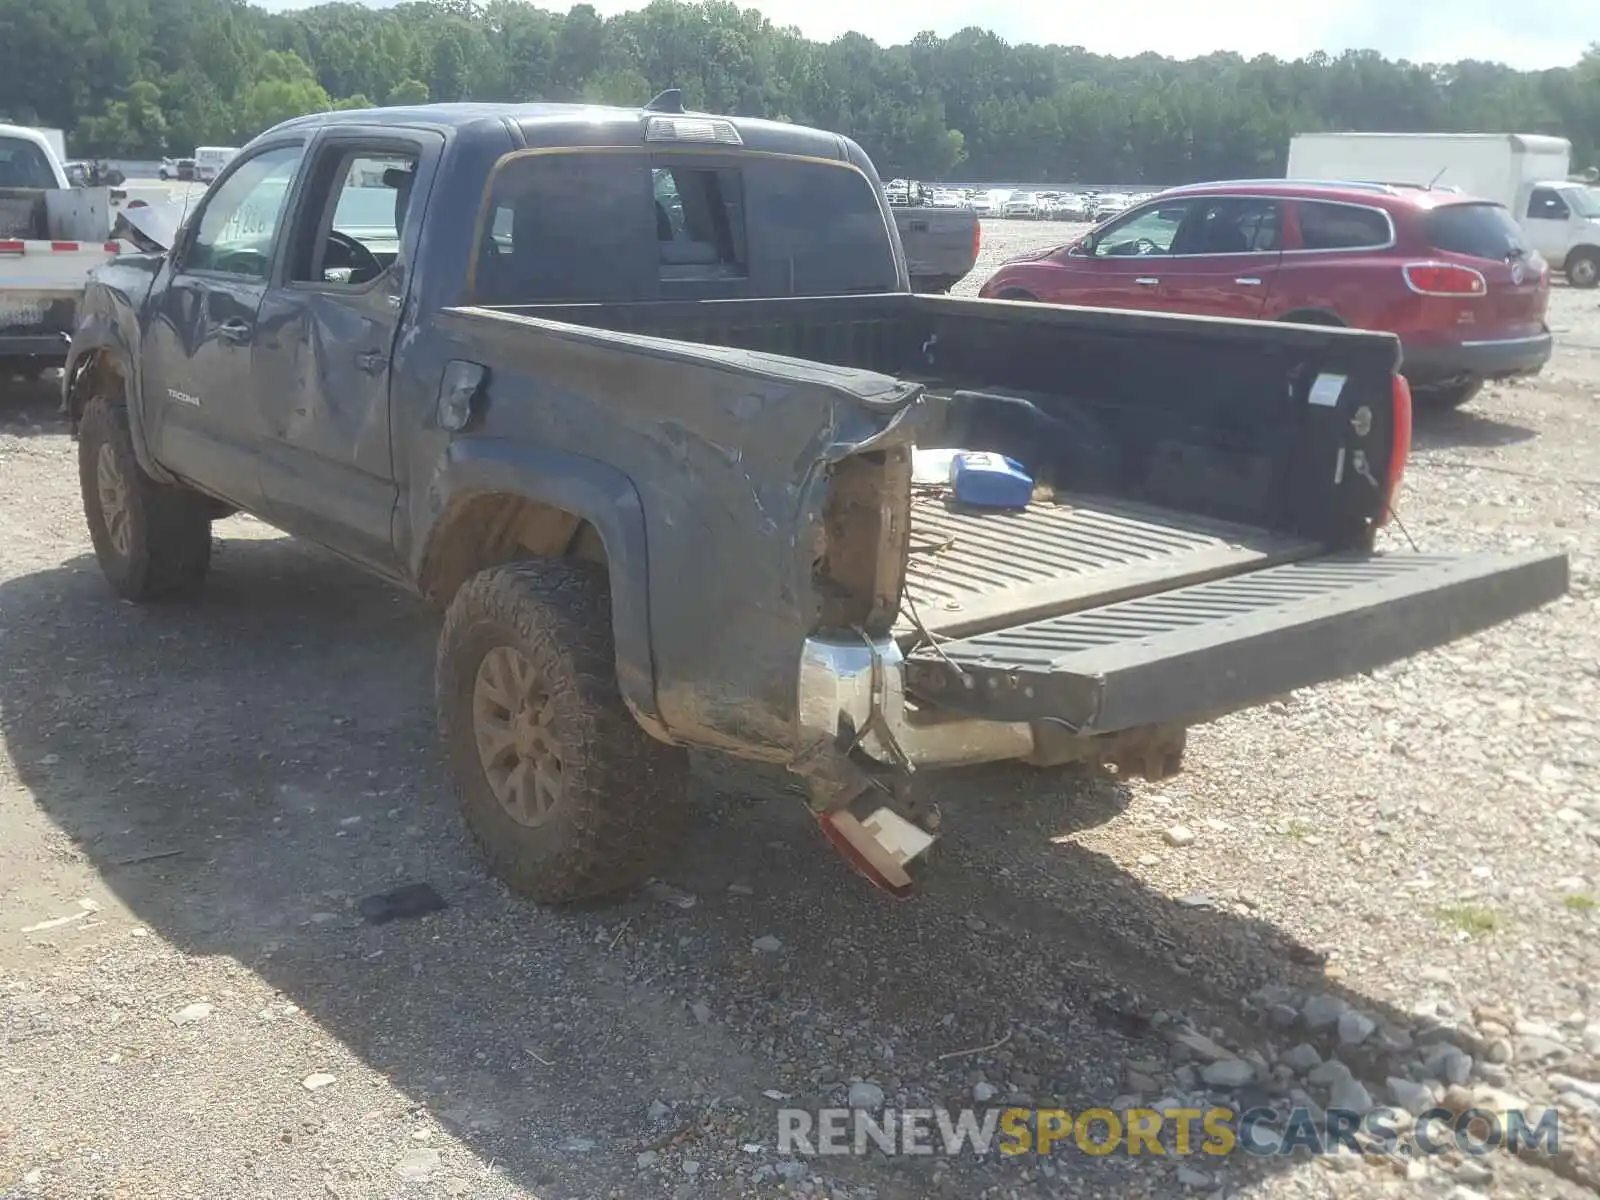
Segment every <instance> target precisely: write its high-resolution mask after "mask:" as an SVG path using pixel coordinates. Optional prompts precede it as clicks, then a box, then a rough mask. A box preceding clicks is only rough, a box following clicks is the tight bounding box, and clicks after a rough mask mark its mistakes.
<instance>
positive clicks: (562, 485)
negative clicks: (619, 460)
mask: <svg viewBox="0 0 1600 1200" xmlns="http://www.w3.org/2000/svg"><path fill="white" fill-rule="evenodd" d="M489 492H498V493H502V494H509V495H515V496H519V497H522V498H524V499H527V500H531V501H534V502H536V503H540V504H548V505H551V506H552V507H554V508H559V509H564V510H565V511H567V512H570V513H571V514H573V515H574V516H576V517H579V518H581V519H582V520H584V521H587V522H588V523H589V524H590V525H593V526H594V528H595V531H596V532H597V533H598V534H599V535H600V541H601V544H602V545H604V547H605V552H606V562H607V565H608V569H609V571H610V576H611V624H612V637H613V640H614V642H615V646H616V655H617V683H618V686H619V687H620V689H621V691H622V697H623V699H624V700H625V701H627V703H628V706H629V707H630V708H632V709H633V711H634V713H635V714H636V715H637V716H639V717H641V718H643V719H645V720H647V721H649V722H653V723H655V724H657V725H659V723H660V712H659V710H658V707H657V705H656V680H655V658H654V655H653V653H652V651H651V639H650V568H649V557H648V551H647V542H646V533H645V519H644V504H643V502H642V501H641V500H640V499H639V492H638V489H637V488H635V487H634V485H633V480H631V479H629V478H628V477H627V476H626V475H624V474H623V473H622V472H621V471H619V470H617V469H616V468H615V467H612V466H609V465H608V464H606V463H603V462H599V461H598V460H596V459H592V458H585V457H583V456H582V455H577V454H568V453H564V452H562V451H558V450H551V449H546V448H543V447H538V446H529V445H527V444H525V443H521V442H513V441H509V440H506V439H502V438H481V437H467V438H461V439H459V440H457V441H454V442H452V443H451V444H450V446H449V448H448V449H447V450H446V451H445V453H444V456H443V458H442V460H441V461H440V463H439V466H438V469H437V470H436V471H435V473H434V477H433V481H432V485H431V486H430V488H429V493H430V494H429V496H428V504H429V508H430V510H431V512H432V514H433V516H434V517H438V516H441V515H442V514H444V513H446V512H448V511H449V510H450V509H451V508H452V507H453V506H454V505H455V504H457V503H458V502H460V501H462V500H465V499H468V498H470V497H471V496H473V495H475V494H480V493H489ZM438 528H439V526H438V524H437V523H435V524H434V525H433V526H432V528H430V529H429V531H428V534H427V536H425V537H423V538H420V539H418V545H419V549H418V551H417V552H416V553H415V555H414V561H413V562H412V564H411V567H412V577H413V578H415V579H419V580H420V579H421V578H422V575H423V572H424V570H425V569H426V564H427V562H428V560H429V554H430V551H431V549H432V548H433V547H432V541H433V538H434V536H435V535H436V533H437V531H438Z"/></svg>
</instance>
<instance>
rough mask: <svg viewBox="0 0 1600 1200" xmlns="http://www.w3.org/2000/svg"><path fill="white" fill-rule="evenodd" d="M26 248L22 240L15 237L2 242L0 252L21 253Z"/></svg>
mask: <svg viewBox="0 0 1600 1200" xmlns="http://www.w3.org/2000/svg"><path fill="white" fill-rule="evenodd" d="M24 248H25V247H24V246H23V244H22V243H21V242H19V241H16V240H14V239H8V240H7V241H3V242H0V254H21V253H22V252H23V250H24Z"/></svg>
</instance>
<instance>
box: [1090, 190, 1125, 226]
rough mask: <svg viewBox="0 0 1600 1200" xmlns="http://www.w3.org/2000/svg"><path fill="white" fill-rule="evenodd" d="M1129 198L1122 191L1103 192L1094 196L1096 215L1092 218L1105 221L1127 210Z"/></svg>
mask: <svg viewBox="0 0 1600 1200" xmlns="http://www.w3.org/2000/svg"><path fill="white" fill-rule="evenodd" d="M1128 204H1129V200H1128V197H1127V196H1124V195H1123V194H1122V193H1121V192H1102V193H1101V194H1100V195H1098V196H1096V197H1095V198H1094V215H1093V217H1092V218H1091V220H1095V221H1104V220H1105V219H1106V218H1107V217H1111V216H1115V215H1116V214H1117V213H1120V212H1125V211H1127V208H1128Z"/></svg>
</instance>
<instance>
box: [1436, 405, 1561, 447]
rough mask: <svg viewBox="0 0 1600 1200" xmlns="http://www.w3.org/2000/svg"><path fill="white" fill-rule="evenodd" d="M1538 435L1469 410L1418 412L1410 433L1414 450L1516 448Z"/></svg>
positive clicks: (1520, 426) (1530, 430)
mask: <svg viewBox="0 0 1600 1200" xmlns="http://www.w3.org/2000/svg"><path fill="white" fill-rule="evenodd" d="M1538 436H1539V432H1538V430H1536V429H1532V428H1529V427H1528V426H1526V425H1518V424H1516V423H1515V422H1513V421H1502V420H1499V419H1498V418H1495V417H1491V416H1488V415H1486V414H1484V413H1481V412H1474V411H1473V410H1472V409H1471V408H1449V409H1443V410H1441V411H1437V412H1431V411H1428V410H1426V409H1419V410H1418V412H1417V414H1416V421H1415V426H1414V428H1413V430H1412V444H1413V446H1414V447H1415V448H1416V449H1418V450H1453V449H1464V448H1467V447H1475V448H1479V449H1489V448H1492V447H1495V446H1515V445H1519V444H1520V443H1522V442H1529V441H1532V440H1533V439H1534V438H1536V437H1538Z"/></svg>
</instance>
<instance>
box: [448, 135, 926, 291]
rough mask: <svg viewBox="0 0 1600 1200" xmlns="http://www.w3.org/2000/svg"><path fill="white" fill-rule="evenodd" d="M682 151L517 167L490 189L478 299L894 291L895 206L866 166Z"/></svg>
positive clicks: (573, 157)
mask: <svg viewBox="0 0 1600 1200" xmlns="http://www.w3.org/2000/svg"><path fill="white" fill-rule="evenodd" d="M677 157H678V156H673V155H668V154H660V153H656V154H650V153H649V152H642V153H641V154H639V155H638V156H637V157H635V156H633V155H624V154H590V153H583V152H579V153H575V154H564V153H563V154H529V155H524V156H522V157H519V158H513V159H511V160H510V161H508V162H507V163H506V164H505V165H504V166H502V167H501V168H500V169H499V171H497V172H496V174H495V177H494V180H493V182H492V184H491V185H490V194H489V208H488V212H487V219H486V221H485V228H484V229H483V232H482V234H481V235H480V237H481V241H480V242H479V245H478V250H477V267H476V270H477V278H476V295H477V298H478V299H479V301H480V302H483V303H488V304H539V303H564V302H589V303H600V302H627V301H634V300H653V299H657V298H662V297H700V296H706V295H716V296H741V295H752V296H822V295H835V294H842V293H848V292H868V291H894V290H895V289H896V287H897V277H898V270H897V265H896V260H895V257H894V249H893V242H892V241H891V240H890V236H889V231H888V225H887V222H886V219H885V217H884V210H883V208H882V204H881V201H880V198H879V196H878V194H877V192H876V190H875V189H874V188H873V187H872V185H871V184H870V183H869V182H868V180H867V178H866V176H864V175H862V174H861V173H860V172H859V171H856V170H854V169H851V168H846V167H844V166H833V165H831V164H823V163H813V162H797V161H792V160H788V159H783V158H778V157H772V158H766V157H757V156H754V155H752V156H750V157H748V158H738V157H736V156H730V157H729V158H727V159H722V160H710V161H709V162H708V158H707V157H705V156H695V157H691V156H688V155H685V156H682V158H683V159H684V161H682V162H681V163H680V162H678V161H675V158H677ZM721 161H727V162H729V163H730V165H728V166H722V165H720V162H721Z"/></svg>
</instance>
